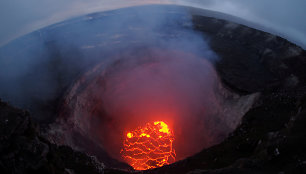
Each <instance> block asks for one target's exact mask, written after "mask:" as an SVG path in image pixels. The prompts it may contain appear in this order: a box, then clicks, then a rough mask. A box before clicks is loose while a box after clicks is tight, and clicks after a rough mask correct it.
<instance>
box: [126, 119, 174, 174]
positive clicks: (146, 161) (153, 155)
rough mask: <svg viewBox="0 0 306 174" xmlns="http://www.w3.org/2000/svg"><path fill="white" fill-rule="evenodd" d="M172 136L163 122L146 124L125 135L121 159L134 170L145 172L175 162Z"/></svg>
mask: <svg viewBox="0 0 306 174" xmlns="http://www.w3.org/2000/svg"><path fill="white" fill-rule="evenodd" d="M173 141H174V134H173V132H172V131H171V130H170V129H169V127H168V125H167V124H166V123H165V122H163V121H156V122H154V123H147V124H146V126H145V127H138V128H137V129H135V130H133V131H130V132H128V133H127V134H126V139H125V140H124V143H123V149H122V150H121V155H122V157H123V158H124V159H125V160H126V161H127V162H128V163H129V164H130V165H131V166H132V167H133V168H134V169H136V170H147V169H152V168H156V167H161V166H163V165H166V164H170V163H173V162H175V156H176V154H175V150H174V149H173V146H172V143H173Z"/></svg>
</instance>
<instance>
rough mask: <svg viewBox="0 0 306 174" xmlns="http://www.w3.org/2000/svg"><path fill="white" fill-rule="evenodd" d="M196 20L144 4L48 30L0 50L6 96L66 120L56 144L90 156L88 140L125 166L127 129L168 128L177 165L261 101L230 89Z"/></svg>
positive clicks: (57, 127)
mask: <svg viewBox="0 0 306 174" xmlns="http://www.w3.org/2000/svg"><path fill="white" fill-rule="evenodd" d="M191 17H192V16H191V15H190V13H189V11H188V10H187V9H186V8H184V7H178V6H144V7H133V8H127V9H120V10H115V11H107V12H104V13H94V14H90V15H85V16H82V17H79V18H74V19H72V20H68V21H64V22H61V23H57V24H55V25H52V26H49V27H47V28H43V29H40V30H38V31H36V32H33V33H31V34H29V35H26V36H24V37H22V38H19V39H18V40H16V41H14V42H12V43H10V44H9V45H6V46H4V47H2V48H1V49H0V58H1V59H0V67H1V68H0V83H1V86H0V96H1V97H2V98H3V99H4V100H8V101H10V102H12V103H13V104H15V105H17V106H20V107H23V108H29V109H30V110H31V111H32V112H33V114H34V117H35V118H36V119H37V120H39V121H41V122H44V121H46V120H48V121H46V122H48V123H50V122H51V121H54V119H55V116H58V117H57V119H56V122H55V123H54V124H53V125H52V126H51V129H50V136H51V137H52V136H53V138H54V139H53V140H54V141H55V142H56V143H58V144H66V145H70V146H72V147H74V148H77V149H81V150H84V151H89V150H90V149H91V148H86V147H84V145H81V144H80V143H82V142H80V141H79V139H78V138H79V137H80V136H82V137H86V138H89V139H91V140H92V141H94V142H95V143H96V144H99V145H100V146H101V147H102V149H106V150H107V151H108V152H109V153H111V154H112V155H113V156H114V157H116V158H117V159H118V158H120V157H119V152H120V147H121V145H122V142H123V136H124V132H125V131H127V130H128V129H132V128H133V127H135V126H136V127H137V126H140V125H142V124H145V123H146V122H150V121H157V120H163V121H165V122H167V123H168V124H169V125H170V126H171V127H173V129H174V131H175V136H176V142H178V143H176V144H175V145H176V147H177V152H178V153H177V154H178V159H181V158H183V157H187V156H189V155H192V154H194V153H196V152H198V151H200V150H201V149H202V148H204V147H208V146H211V145H213V144H215V143H217V142H220V141H221V140H222V139H223V138H224V137H226V136H227V134H228V133H229V132H230V131H232V130H233V129H234V128H235V127H236V126H237V124H238V123H239V120H240V118H241V117H242V115H243V114H244V113H245V112H246V111H247V110H248V108H249V107H250V106H251V104H252V103H253V101H254V97H253V96H245V97H244V98H243V97H240V96H237V95H235V94H232V93H230V92H228V91H226V90H225V89H223V88H222V85H221V84H220V82H219V79H218V77H217V75H216V72H215V71H214V68H213V64H214V62H215V61H217V60H218V57H217V55H216V54H215V53H214V52H213V51H212V50H211V49H210V47H209V38H208V37H207V36H205V35H204V34H203V33H199V32H197V31H195V30H194V29H193V23H192V18H191ZM224 93H226V96H227V97H228V98H227V99H224V98H223V97H224V96H225V95H223V94H224ZM63 96H65V97H64V98H63ZM58 104H61V105H58ZM237 104H238V105H239V106H238V105H237ZM229 108H235V109H229ZM228 110H230V111H228ZM58 111H59V115H56V114H57V113H58ZM50 120H51V121H50ZM76 135H77V136H76ZM76 137H77V138H76Z"/></svg>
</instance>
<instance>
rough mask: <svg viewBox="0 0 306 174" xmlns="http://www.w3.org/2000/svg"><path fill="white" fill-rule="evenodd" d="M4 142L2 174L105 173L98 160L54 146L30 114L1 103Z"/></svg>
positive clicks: (0, 125)
mask: <svg viewBox="0 0 306 174" xmlns="http://www.w3.org/2000/svg"><path fill="white" fill-rule="evenodd" d="M0 140H1V143H0V154H1V155H0V172H1V173H16V174H17V173H20V174H22V173H50V174H51V173H67V174H68V173H80V174H81V173H103V169H104V165H103V164H102V163H100V162H98V161H97V160H96V158H95V157H90V156H87V155H86V154H84V153H80V152H75V151H73V150H72V149H71V148H70V147H67V146H57V145H54V144H51V143H50V142H48V141H46V140H45V139H44V138H43V137H42V136H41V134H40V131H39V127H38V125H37V124H35V123H34V122H33V121H32V120H31V118H30V115H29V113H28V112H27V111H24V110H21V109H17V108H14V107H12V106H10V105H9V104H7V103H4V102H1V101H0Z"/></svg>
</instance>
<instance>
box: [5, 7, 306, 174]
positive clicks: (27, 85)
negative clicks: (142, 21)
mask: <svg viewBox="0 0 306 174" xmlns="http://www.w3.org/2000/svg"><path fill="white" fill-rule="evenodd" d="M158 7H159V6H157V7H154V6H153V7H143V8H144V9H143V11H146V10H147V9H148V8H158ZM137 8H141V7H137ZM182 9H185V10H186V8H185V7H173V6H163V8H162V10H160V11H159V13H165V14H168V15H170V14H176V13H178V14H181V15H175V19H180V20H178V21H181V23H180V24H179V25H180V26H184V27H187V28H188V27H192V29H193V30H194V31H196V33H197V35H196V36H199V37H203V38H204V40H208V42H207V43H206V42H205V44H204V45H203V43H201V42H198V40H194V41H195V42H197V43H200V44H196V46H205V47H201V48H199V49H196V52H197V54H200V55H201V51H203V52H202V53H203V54H204V55H205V56H207V57H210V58H212V59H209V61H211V62H212V63H213V65H214V67H215V69H216V73H217V74H218V76H219V78H220V80H221V82H222V86H223V88H225V89H226V91H228V92H226V93H224V94H223V95H222V96H227V98H226V97H225V99H227V100H233V99H231V98H232V97H234V98H236V100H233V101H239V99H243V98H248V97H247V96H253V95H256V100H255V99H254V101H253V102H250V104H249V105H247V106H245V105H243V102H242V103H240V104H239V103H238V104H236V105H230V106H231V107H233V108H235V109H237V108H238V110H239V108H240V109H241V108H242V107H247V109H246V108H242V110H243V111H244V112H242V113H243V115H241V117H242V120H241V122H240V124H239V125H238V127H237V128H236V129H235V130H234V131H233V132H232V133H230V134H229V135H227V136H226V137H223V138H224V139H225V140H224V141H222V142H221V143H219V144H217V145H214V146H212V147H209V148H207V149H204V150H202V151H201V152H199V153H197V154H195V155H193V156H191V157H188V158H186V159H182V160H180V161H178V162H176V163H174V164H171V165H169V166H164V167H161V168H157V169H153V170H149V171H144V173H207V174H208V173H225V174H226V173H305V172H306V168H305V167H306V152H305V150H304V147H305V145H306V141H305V140H306V134H305V132H306V130H305V129H306V128H305V126H304V125H305V124H306V123H305V121H306V119H305V118H306V117H305V113H306V110H305V109H306V81H305V80H306V78H305V74H306V70H305V68H304V67H305V65H306V52H305V50H303V49H301V48H300V47H298V46H296V45H294V44H292V43H289V42H288V41H286V40H284V39H282V38H280V37H278V36H275V35H272V34H269V33H265V32H262V31H259V30H255V29H251V28H249V27H247V26H244V25H241V24H237V23H234V22H230V21H225V20H222V19H217V18H226V19H228V20H231V21H235V22H239V21H240V20H239V19H236V18H233V17H232V18H231V17H228V16H226V17H225V15H224V14H216V13H213V12H209V11H201V10H198V9H188V10H187V11H188V13H190V14H192V15H191V16H190V17H191V18H190V19H187V18H186V17H185V16H184V14H185V11H184V13H182ZM130 10H131V9H130ZM132 10H133V8H132ZM120 14H123V15H126V14H129V9H125V10H123V11H120V10H118V11H112V12H107V13H97V14H92V15H88V16H86V17H82V18H77V19H74V20H72V21H68V22H64V23H61V24H56V25H54V26H50V27H48V28H46V29H42V30H39V31H36V32H34V33H31V34H29V35H27V36H24V37H23V38H20V39H19V40H16V41H14V42H12V43H11V44H9V45H7V46H5V47H2V48H1V50H0V53H1V54H0V55H1V65H2V66H3V67H4V68H2V70H1V75H0V77H1V83H2V84H3V85H2V86H1V87H0V89H1V91H0V92H1V93H0V94H1V96H0V98H2V100H4V101H9V102H10V103H11V104H12V105H16V106H18V107H21V108H28V109H29V110H30V114H29V113H28V112H26V111H24V110H20V109H16V108H14V107H12V106H10V105H9V104H7V103H5V102H1V105H0V117H1V120H0V124H1V131H0V138H1V140H2V141H1V143H0V154H1V155H0V171H3V172H1V173H129V172H135V171H133V170H132V169H131V168H130V167H129V166H128V165H127V164H124V163H121V162H118V161H117V160H115V159H112V158H111V157H110V156H109V154H107V153H106V152H105V151H103V150H101V149H100V148H99V147H97V146H92V144H95V143H92V141H91V140H90V138H89V139H87V137H82V136H80V134H77V135H76V137H77V138H76V141H77V142H81V144H82V143H85V144H86V145H88V144H90V146H89V148H91V150H92V151H91V152H88V151H86V150H84V149H82V148H76V147H75V146H73V145H71V144H69V143H68V144H65V143H62V144H63V145H56V144H54V143H57V142H56V141H54V142H50V137H49V134H47V133H46V129H48V127H47V126H46V124H49V123H50V122H51V123H52V122H53V121H54V120H55V119H56V118H54V117H55V116H56V115H57V113H58V112H59V110H60V109H59V108H62V107H61V105H62V104H63V100H64V99H63V96H66V95H67V93H69V92H67V91H70V90H71V87H72V86H73V84H74V83H75V82H78V79H79V78H80V77H82V74H83V73H85V72H87V71H88V69H90V68H92V67H94V65H95V64H97V62H99V60H100V59H98V58H99V57H101V56H102V57H111V56H110V55H112V52H113V50H112V49H114V48H115V49H118V50H120V49H123V48H124V50H126V49H127V48H131V47H130V46H131V44H132V43H134V44H135V43H136V44H140V45H141V44H149V45H154V44H156V43H158V44H159V43H160V42H154V44H152V42H150V43H148V42H145V41H143V42H140V43H139V41H140V40H142V39H143V38H144V37H143V36H146V35H143V36H141V37H136V38H135V37H132V38H131V37H130V35H117V34H118V33H116V32H117V31H115V32H112V33H108V32H109V31H111V30H110V29H108V30H106V29H105V31H104V32H101V31H99V30H93V29H92V28H90V27H88V28H82V27H83V26H84V25H85V24H86V25H87V24H89V23H93V24H94V25H96V26H97V28H100V23H99V22H101V20H102V21H103V20H104V21H106V20H107V19H109V20H111V19H112V20H113V19H119V18H116V17H114V16H116V15H120ZM203 15H204V16H203ZM107 16H111V18H107ZM162 16H163V15H162ZM206 16H210V17H206ZM211 16H214V17H211ZM215 17H217V18H215ZM131 18H132V19H134V18H133V17H131ZM156 19H157V18H156ZM170 19H173V18H170ZM190 22H191V23H190ZM240 22H242V21H240ZM112 24H113V25H114V23H112ZM134 24H136V23H134ZM245 24H247V23H245ZM125 25H126V26H128V27H127V30H131V31H132V32H134V33H138V32H140V31H141V30H142V29H141V28H139V27H140V26H137V25H135V26H129V25H128V24H125ZM171 25H176V24H171ZM101 26H103V25H101ZM154 26H155V25H154ZM163 27H164V26H163ZM74 28H78V29H76V30H77V32H73V31H74V30H73V29H74ZM155 29H156V28H155ZM157 29H159V28H157ZM170 29H171V27H170V28H165V32H164V34H165V33H166V34H168V35H161V36H160V37H162V38H164V37H166V36H168V37H169V36H170V38H171V37H172V38H176V37H181V36H183V34H190V33H188V32H186V31H185V30H178V31H172V30H170ZM101 30H103V28H101ZM106 31H107V32H106ZM80 32H83V33H86V32H88V33H91V35H90V39H86V38H85V37H79V36H78V33H80ZM154 34H156V33H155V31H154ZM108 36H109V38H107V39H102V41H103V42H98V41H100V40H99V39H97V38H99V37H102V38H103V37H108ZM149 36H150V35H149ZM153 36H154V37H155V36H157V35H152V36H150V37H153ZM189 36H190V35H189ZM193 36H194V35H192V37H188V38H189V39H190V38H193ZM73 37H75V38H77V39H76V40H74V41H77V42H75V43H74V42H71V38H73ZM122 37H127V39H128V40H129V41H130V43H129V44H128V47H127V45H126V44H123V43H122V42H121V41H122ZM55 38H56V39H55ZM137 39H138V40H137ZM37 40H38V42H37ZM170 40H171V39H170ZM135 41H138V42H135ZM89 42H90V43H89ZM71 43H73V44H71ZM76 43H78V44H76ZM183 43H188V42H183ZM158 44H157V45H158ZM41 45H42V46H41ZM106 45H107V46H106ZM181 46H182V45H181ZM16 47H18V48H20V50H18V51H16V50H15V49H16ZM183 47H185V48H186V45H184V44H183ZM37 48H39V49H37ZM187 49H188V51H190V49H189V48H188V47H187ZM24 50H26V51H24ZM84 50H85V51H84ZM93 50H94V51H93ZM191 50H193V51H194V49H193V48H192V49H191ZM184 51H186V50H184ZM198 51H199V52H198ZM33 52H34V53H35V54H33ZM214 54H216V55H214ZM28 56H34V58H33V57H32V59H34V60H35V61H31V63H29V64H26V65H25V64H24V63H25V62H27V61H25V60H24V59H26V58H27V57H28ZM42 57H45V59H42ZM88 57H91V59H90V60H88ZM36 60H39V61H36ZM76 60H77V61H76ZM15 61H20V62H17V63H16V62H15ZM68 65H69V66H68ZM5 67H6V68H5ZM14 68H15V69H14ZM16 69H17V70H16ZM28 69H30V71H28ZM45 73H47V75H45ZM89 80H90V79H89ZM85 81H86V80H85ZM41 82H44V83H41ZM51 84H52V86H51V87H50V85H51ZM16 85H17V86H18V88H17V87H16ZM22 85H23V86H22ZM222 91H223V90H221V93H222ZM219 93H220V91H219ZM227 100H224V103H226V101H227ZM241 101H245V100H241ZM246 101H248V100H246ZM224 113H225V112H224ZM30 115H33V117H31V116H30ZM33 119H34V120H35V121H32V120H33ZM34 122H36V123H34ZM38 124H39V125H40V126H38ZM48 131H49V132H50V130H48ZM59 136H61V135H59ZM62 136H63V135H62ZM58 138H59V139H60V138H61V137H58ZM186 143H188V142H186ZM65 145H71V147H72V148H71V147H68V146H65ZM78 150H80V151H82V152H79V151H78ZM86 153H87V154H90V155H89V156H88V155H86ZM95 153H96V154H99V155H96V157H97V158H96V157H92V156H93V155H94V154H95Z"/></svg>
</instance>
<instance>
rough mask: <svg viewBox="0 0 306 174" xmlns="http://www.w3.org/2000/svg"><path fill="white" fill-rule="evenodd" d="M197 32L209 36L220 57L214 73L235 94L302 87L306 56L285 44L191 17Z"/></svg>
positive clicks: (249, 30) (226, 24)
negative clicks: (217, 74)
mask: <svg viewBox="0 0 306 174" xmlns="http://www.w3.org/2000/svg"><path fill="white" fill-rule="evenodd" d="M193 24H194V28H195V29H196V30H199V31H201V32H203V33H204V34H205V35H206V37H207V36H209V39H210V46H211V48H212V49H213V50H214V51H215V52H216V53H217V54H218V55H219V57H220V60H219V61H218V62H217V63H216V69H217V71H218V73H219V74H220V76H221V78H222V80H223V82H224V83H226V84H227V85H228V86H230V87H232V88H234V89H236V91H237V92H239V91H240V92H246V93H252V92H259V91H263V90H266V89H271V88H278V87H284V86H285V87H288V86H295V85H300V86H305V82H306V81H305V79H306V78H305V74H306V69H305V68H303V67H305V65H306V53H305V51H304V50H303V49H302V48H300V47H298V46H296V45H295V44H292V43H290V42H288V41H287V40H285V39H283V38H281V37H278V36H275V35H272V34H269V33H266V32H263V31H259V30H256V29H252V28H249V27H247V26H244V25H240V24H236V23H233V22H230V21H225V20H221V19H215V18H211V17H205V16H198V15H195V16H193Z"/></svg>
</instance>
